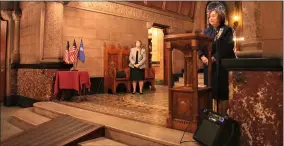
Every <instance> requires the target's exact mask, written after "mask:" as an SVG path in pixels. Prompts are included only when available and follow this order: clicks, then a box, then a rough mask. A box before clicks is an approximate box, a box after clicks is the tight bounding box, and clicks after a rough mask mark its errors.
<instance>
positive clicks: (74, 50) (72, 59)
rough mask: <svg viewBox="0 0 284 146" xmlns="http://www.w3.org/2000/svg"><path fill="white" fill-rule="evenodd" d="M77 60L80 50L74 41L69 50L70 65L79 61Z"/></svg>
mask: <svg viewBox="0 0 284 146" xmlns="http://www.w3.org/2000/svg"><path fill="white" fill-rule="evenodd" d="M77 59H78V50H77V46H76V42H75V39H74V42H73V45H72V48H70V49H69V61H70V63H74V62H75V61H77Z"/></svg>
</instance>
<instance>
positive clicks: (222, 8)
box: [205, 1, 228, 27]
mask: <svg viewBox="0 0 284 146" xmlns="http://www.w3.org/2000/svg"><path fill="white" fill-rule="evenodd" d="M214 9H218V10H220V11H222V12H223V13H224V14H225V16H226V22H225V24H228V19H227V10H226V7H225V4H224V3H223V2H218V1H213V2H208V3H207V6H206V17H205V18H206V26H207V27H208V26H209V21H208V19H209V12H210V11H212V10H214Z"/></svg>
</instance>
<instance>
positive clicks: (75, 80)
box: [54, 71, 91, 96]
mask: <svg viewBox="0 0 284 146" xmlns="http://www.w3.org/2000/svg"><path fill="white" fill-rule="evenodd" d="M83 85H85V87H86V88H88V90H89V91H90V88H91V81H90V76H89V73H88V72H87V71H58V72H57V74H56V79H55V84H54V95H55V96H56V95H57V94H58V92H59V90H60V89H74V90H76V91H78V93H79V94H80V91H81V89H82V86H83Z"/></svg>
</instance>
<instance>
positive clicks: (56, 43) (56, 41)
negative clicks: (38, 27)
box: [41, 2, 78, 62]
mask: <svg viewBox="0 0 284 146" xmlns="http://www.w3.org/2000/svg"><path fill="white" fill-rule="evenodd" d="M63 8H64V7H63V2H46V3H45V15H44V41H43V48H42V49H43V50H42V52H41V55H42V57H41V61H44V62H45V61H48V62H51V61H52V62H53V61H59V60H61V59H62V48H63V46H62V45H63V44H62V41H63V38H62V35H63V29H62V27H63ZM74 23H78V22H74Z"/></svg>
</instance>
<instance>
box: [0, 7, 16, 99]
mask: <svg viewBox="0 0 284 146" xmlns="http://www.w3.org/2000/svg"><path fill="white" fill-rule="evenodd" d="M1 16H2V18H3V19H4V20H6V21H8V25H7V29H8V31H7V50H6V54H7V55H6V96H9V95H11V86H10V85H11V82H10V78H11V50H13V40H14V33H13V31H14V29H13V28H14V27H13V26H14V22H13V18H12V11H5V10H1Z"/></svg>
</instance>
